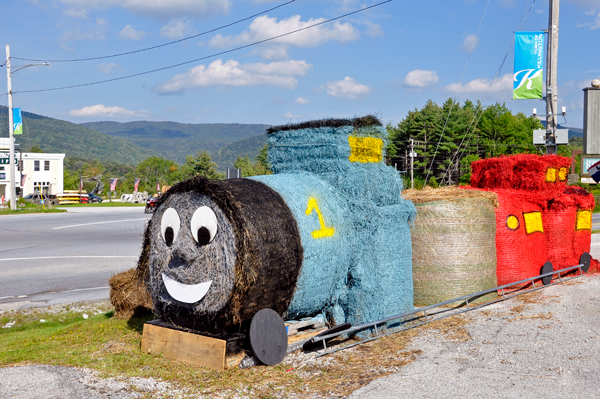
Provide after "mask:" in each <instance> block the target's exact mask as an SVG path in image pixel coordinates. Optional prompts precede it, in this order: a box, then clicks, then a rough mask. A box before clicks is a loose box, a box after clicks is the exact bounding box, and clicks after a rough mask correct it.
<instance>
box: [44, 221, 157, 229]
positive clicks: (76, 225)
mask: <svg viewBox="0 0 600 399" xmlns="http://www.w3.org/2000/svg"><path fill="white" fill-rule="evenodd" d="M138 220H148V219H147V218H141V219H139V218H138V219H122V220H109V221H107V222H94V223H83V224H72V225H70V226H59V227H53V228H52V230H59V229H68V228H70V227H81V226H92V225H95V224H105V223H120V222H133V221H138Z"/></svg>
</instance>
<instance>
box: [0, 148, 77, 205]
mask: <svg viewBox="0 0 600 399" xmlns="http://www.w3.org/2000/svg"><path fill="white" fill-rule="evenodd" d="M9 145H10V142H9V139H8V138H0V160H1V161H0V196H2V195H4V196H5V199H6V200H9V199H10V195H9V193H8V192H9V191H10V189H9V184H10V183H9V182H10V171H9V168H8V152H9ZM15 158H16V160H17V163H16V166H15V177H16V179H15V187H16V189H17V194H18V195H28V194H33V193H36V192H43V193H45V194H56V193H61V192H62V191H63V189H64V181H63V176H64V174H63V173H64V159H65V154H45V153H41V154H38V153H30V152H23V153H21V152H19V151H18V150H16V151H15ZM21 165H22V168H21V167H20V166H21ZM23 177H24V178H23ZM21 183H24V184H23V185H22V186H21Z"/></svg>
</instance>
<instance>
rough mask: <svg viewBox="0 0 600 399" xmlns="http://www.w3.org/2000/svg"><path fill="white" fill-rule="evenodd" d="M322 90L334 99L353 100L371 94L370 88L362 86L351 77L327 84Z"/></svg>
mask: <svg viewBox="0 0 600 399" xmlns="http://www.w3.org/2000/svg"><path fill="white" fill-rule="evenodd" d="M320 88H321V89H325V90H326V91H327V94H329V95H330V96H332V97H342V98H349V99H352V100H354V99H355V98H357V97H358V96H361V95H363V94H368V93H370V92H371V88H370V87H369V86H366V85H363V84H360V83H358V82H357V81H356V80H354V79H353V78H351V77H349V76H346V77H345V78H344V79H343V80H336V81H335V82H327V84H325V85H323V86H321V87H320Z"/></svg>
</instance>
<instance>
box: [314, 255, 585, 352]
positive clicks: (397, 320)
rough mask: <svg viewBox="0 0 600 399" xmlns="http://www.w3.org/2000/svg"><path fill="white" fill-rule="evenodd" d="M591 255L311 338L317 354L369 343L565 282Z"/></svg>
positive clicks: (583, 265)
mask: <svg viewBox="0 0 600 399" xmlns="http://www.w3.org/2000/svg"><path fill="white" fill-rule="evenodd" d="M586 255H587V259H586ZM589 259H590V257H589V254H587V253H584V254H583V255H582V256H581V259H580V264H579V265H576V266H571V267H566V268H564V269H560V270H555V271H552V264H551V263H550V262H546V264H545V265H544V267H543V269H542V271H546V270H550V271H549V272H548V273H542V274H540V275H539V276H535V277H529V278H526V279H524V280H520V281H515V282H513V283H509V284H504V285H501V286H498V287H495V288H490V289H487V290H484V291H480V292H476V293H474V294H469V295H465V296H462V297H459V298H454V299H450V300H448V301H444V302H440V303H436V304H433V305H429V306H425V307H422V308H419V309H415V310H413V311H410V312H406V313H402V314H399V315H396V316H391V317H387V318H385V319H381V320H378V321H374V322H371V323H366V324H362V325H359V326H355V327H352V328H349V329H345V330H343V331H340V332H335V333H332V334H327V335H319V336H316V337H313V338H311V339H310V340H309V342H310V345H311V346H314V344H318V343H319V342H322V345H323V351H321V352H319V353H318V354H317V355H316V357H321V356H325V355H329V354H332V353H335V352H339V351H341V350H344V349H349V348H352V347H354V346H357V345H361V344H365V343H367V342H371V341H374V340H376V339H379V338H383V337H385V336H387V335H391V334H395V333H398V332H401V331H405V330H409V329H411V328H415V327H418V326H422V325H424V324H428V323H431V322H433V321H436V320H441V319H444V318H446V317H450V316H456V315H458V314H461V313H465V312H469V311H471V310H475V309H479V308H481V307H484V306H487V305H491V304H493V303H496V302H500V301H505V300H507V299H510V298H514V297H516V296H518V295H522V294H526V293H529V292H533V291H537V290H540V289H542V288H545V287H547V286H550V285H555V284H559V283H562V282H565V281H569V280H572V279H574V278H577V277H579V276H582V275H583V274H584V273H586V272H587V270H588V268H589V266H590V260H589ZM548 264H549V268H548ZM571 272H575V274H574V275H573V276H571V277H568V278H564V277H563V276H564V275H565V274H568V273H571ZM577 272H578V274H577ZM554 275H557V276H558V280H554V281H553V280H552V278H553V276H554ZM536 281H538V285H537V286H536ZM527 283H531V287H532V288H530V289H525V290H518V291H513V292H511V293H510V294H507V293H506V292H505V291H507V290H508V289H510V288H511V287H519V285H521V284H527ZM498 291H500V293H501V296H500V297H499V298H498V299H496V300H493V301H490V302H485V303H482V304H478V305H476V306H472V305H471V304H470V303H469V301H470V300H472V299H476V298H479V297H481V296H483V295H486V294H489V293H492V292H498ZM456 302H464V304H461V305H459V306H457V307H453V308H447V307H446V306H448V305H451V304H453V303H456ZM436 308H442V309H438V310H437V311H435V310H433V311H431V310H432V309H436ZM390 322H392V323H394V324H397V325H398V326H395V327H393V328H386V324H388V323H390ZM367 329H372V330H373V331H374V333H371V334H368V335H367V334H358V335H355V337H356V338H357V339H360V341H358V342H354V343H352V344H349V345H346V346H341V347H338V348H332V349H328V348H327V340H331V339H333V338H336V337H339V336H341V335H344V334H353V333H357V332H360V331H364V330H367ZM361 335H363V336H364V337H365V338H362V339H361Z"/></svg>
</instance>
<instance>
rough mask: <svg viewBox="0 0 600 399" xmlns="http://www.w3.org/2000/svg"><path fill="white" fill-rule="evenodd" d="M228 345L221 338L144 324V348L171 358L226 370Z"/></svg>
mask: <svg viewBox="0 0 600 399" xmlns="http://www.w3.org/2000/svg"><path fill="white" fill-rule="evenodd" d="M226 345H227V343H226V341H223V340H221V339H216V338H210V337H205V336H203V335H198V334H191V333H188V332H184V331H177V330H172V329H169V328H163V327H158V326H155V325H152V324H148V323H146V324H144V334H143V337H142V350H143V351H145V352H147V353H162V354H163V355H164V356H165V357H167V358H169V359H174V360H180V361H182V362H186V363H190V364H195V365H198V366H203V367H208V368H211V369H215V370H224V369H225V348H226Z"/></svg>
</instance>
